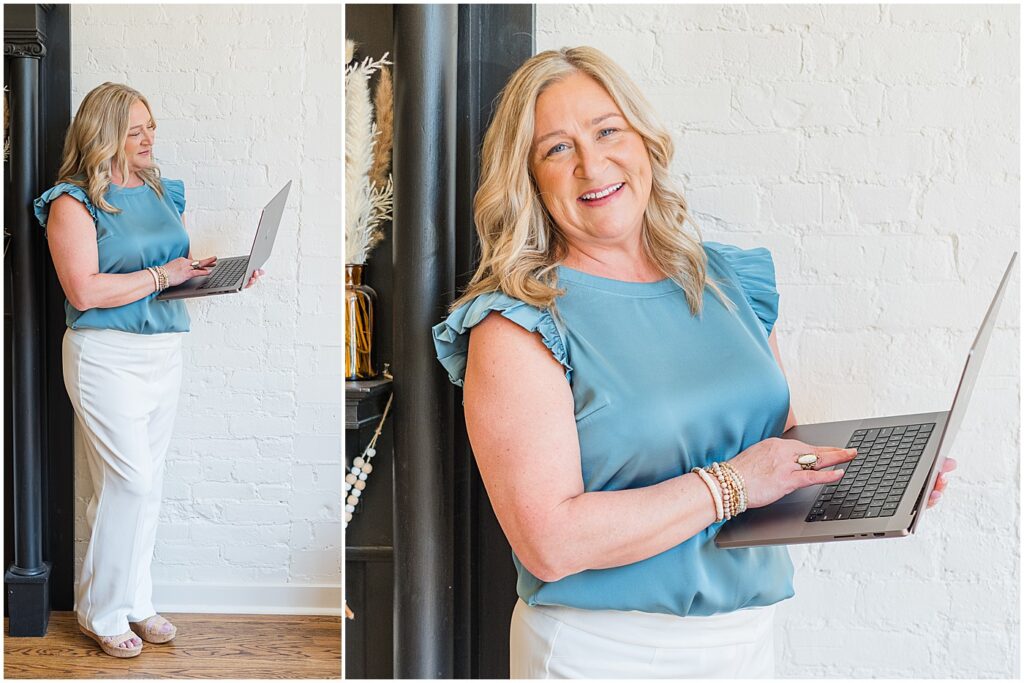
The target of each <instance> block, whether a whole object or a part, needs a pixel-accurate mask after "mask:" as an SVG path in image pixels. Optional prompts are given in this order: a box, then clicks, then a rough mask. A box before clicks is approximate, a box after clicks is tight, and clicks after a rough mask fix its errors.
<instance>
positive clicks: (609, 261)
mask: <svg viewBox="0 0 1024 683" xmlns="http://www.w3.org/2000/svg"><path fill="white" fill-rule="evenodd" d="M562 264H563V265H565V266H567V267H569V268H572V269H574V270H581V271H583V272H584V273H589V274H590V275H597V276H599V277H607V278H611V279H613V280H625V281H627V282H657V281H658V280H663V279H664V278H665V274H664V273H662V272H661V270H660V269H659V268H658V267H657V266H656V265H655V264H654V263H653V262H652V261H651V260H650V258H648V257H647V254H645V253H644V250H643V247H642V246H641V245H640V243H639V242H637V243H635V244H632V245H628V246H627V245H614V246H604V245H594V244H587V245H579V244H573V243H572V242H570V244H569V253H568V255H567V256H566V257H565V259H564V260H563V261H562Z"/></svg>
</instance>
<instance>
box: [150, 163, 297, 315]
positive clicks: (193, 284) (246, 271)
mask: <svg viewBox="0 0 1024 683" xmlns="http://www.w3.org/2000/svg"><path fill="white" fill-rule="evenodd" d="M291 189H292V181H290V180H289V181H288V182H287V183H286V184H285V186H284V187H282V188H281V190H280V191H279V192H278V193H277V194H276V195H274V198H273V199H271V200H270V202H269V203H268V204H267V205H266V206H265V207H263V213H262V214H261V215H260V224H259V226H258V227H257V228H256V238H255V239H254V240H253V242H252V249H251V250H250V252H249V255H248V256H232V257H230V258H219V259H217V263H216V264H215V265H214V267H213V272H212V273H210V274H209V275H204V276H202V277H194V278H192V279H191V280H188V281H186V282H183V283H181V284H180V285H177V286H176V287H168V288H167V289H165V290H164V291H162V292H160V294H158V295H157V297H156V298H157V299H191V298H193V297H197V296H212V295H214V294H229V293H232V292H240V291H242V288H243V287H245V284H246V283H247V282H249V278H251V277H252V274H253V272H254V271H255V270H256V269H258V268H259V267H260V266H262V265H263V264H264V263H266V262H267V259H268V258H270V251H271V249H272V248H273V247H274V238H275V237H277V228H278V226H280V225H281V216H282V215H284V205H285V202H286V201H287V199H288V191H289V190H291Z"/></svg>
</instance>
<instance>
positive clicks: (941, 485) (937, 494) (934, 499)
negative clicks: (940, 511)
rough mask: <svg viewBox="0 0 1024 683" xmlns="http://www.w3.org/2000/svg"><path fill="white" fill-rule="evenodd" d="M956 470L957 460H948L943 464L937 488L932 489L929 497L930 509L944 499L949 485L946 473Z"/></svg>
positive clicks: (936, 482) (936, 481)
mask: <svg viewBox="0 0 1024 683" xmlns="http://www.w3.org/2000/svg"><path fill="white" fill-rule="evenodd" d="M955 469H956V460H953V459H952V458H946V459H945V460H944V461H943V462H942V469H941V470H940V471H939V477H938V479H936V480H935V488H934V489H932V492H931V494H930V495H929V496H928V507H935V504H936V503H938V502H939V498H942V492H943V491H945V490H946V486H948V485H949V480H948V479H946V473H947V472H952V471H953V470H955Z"/></svg>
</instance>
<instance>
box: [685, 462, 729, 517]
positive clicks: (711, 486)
mask: <svg viewBox="0 0 1024 683" xmlns="http://www.w3.org/2000/svg"><path fill="white" fill-rule="evenodd" d="M690 472H693V473H695V474H697V476H699V477H700V478H701V481H703V482H704V483H705V484H706V485H707V487H708V491H710V492H711V498H712V499H713V500H714V501H715V521H716V522H721V521H722V520H723V519H724V518H725V511H724V510H723V509H722V494H721V493H720V492H719V490H718V487H717V486H715V481H714V480H713V479H712V478H711V475H710V474H708V473H707V472H705V471H704V470H702V469H701V468H699V467H694V468H693V469H692V470H690Z"/></svg>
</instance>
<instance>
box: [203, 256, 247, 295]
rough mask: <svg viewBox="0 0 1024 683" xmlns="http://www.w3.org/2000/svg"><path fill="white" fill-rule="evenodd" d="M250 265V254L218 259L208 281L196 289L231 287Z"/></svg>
mask: <svg viewBox="0 0 1024 683" xmlns="http://www.w3.org/2000/svg"><path fill="white" fill-rule="evenodd" d="M248 265H249V257H248V256H235V257H234V258H226V259H218V260H217V265H216V266H215V267H214V269H213V274H211V275H210V276H209V277H208V278H207V279H206V282H204V283H203V284H201V285H199V286H198V287H196V289H213V288H215V287H230V286H231V285H234V284H237V283H238V281H239V280H240V279H241V277H242V276H243V275H245V268H246V266H248Z"/></svg>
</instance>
